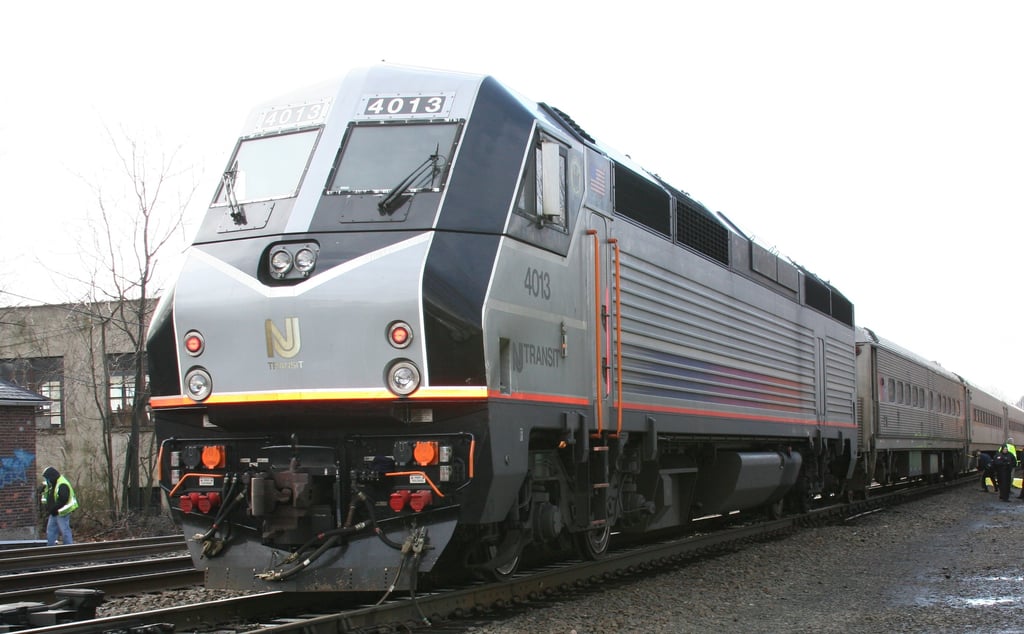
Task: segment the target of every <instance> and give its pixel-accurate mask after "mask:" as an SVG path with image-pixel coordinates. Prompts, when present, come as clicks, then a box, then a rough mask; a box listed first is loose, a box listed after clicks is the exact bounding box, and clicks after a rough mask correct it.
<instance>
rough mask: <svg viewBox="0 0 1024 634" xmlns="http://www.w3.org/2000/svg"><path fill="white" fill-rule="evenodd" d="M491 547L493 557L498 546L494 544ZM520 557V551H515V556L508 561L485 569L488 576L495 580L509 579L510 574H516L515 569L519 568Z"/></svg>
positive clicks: (496, 552)
mask: <svg viewBox="0 0 1024 634" xmlns="http://www.w3.org/2000/svg"><path fill="white" fill-rule="evenodd" d="M492 549H493V552H492V553H491V557H492V558H493V557H494V556H496V555H497V554H498V548H497V546H494V547H492ZM520 557H521V555H520V553H519V552H516V554H515V556H514V557H512V559H511V560H510V561H509V562H508V563H506V564H503V565H498V566H494V567H493V568H490V569H489V570H488V571H487V574H488V576H489V577H491V578H492V579H494V580H495V581H504V580H505V579H509V578H510V577H512V575H514V574H516V571H517V570H519V560H520Z"/></svg>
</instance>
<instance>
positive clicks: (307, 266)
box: [295, 247, 316, 274]
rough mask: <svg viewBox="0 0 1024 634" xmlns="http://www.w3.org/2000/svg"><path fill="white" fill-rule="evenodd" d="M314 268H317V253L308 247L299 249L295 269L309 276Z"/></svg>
mask: <svg viewBox="0 0 1024 634" xmlns="http://www.w3.org/2000/svg"><path fill="white" fill-rule="evenodd" d="M314 266H316V253H314V252H313V250H312V249H309V248H306V247H303V248H301V249H299V250H298V252H297V253H296V254H295V268H296V269H298V270H299V271H301V272H302V273H306V274H308V273H309V272H310V271H312V270H313V267H314Z"/></svg>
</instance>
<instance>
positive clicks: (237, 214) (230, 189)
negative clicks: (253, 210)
mask: <svg viewBox="0 0 1024 634" xmlns="http://www.w3.org/2000/svg"><path fill="white" fill-rule="evenodd" d="M237 174H238V161H235V162H234V163H233V164H232V165H231V169H229V170H228V171H226V172H224V176H222V177H221V181H223V183H224V196H225V198H227V199H228V208H229V209H230V210H231V219H232V220H234V221H235V224H236V225H244V224H246V222H245V209H244V208H243V207H242V206H241V205H239V204H238V199H237V198H235V176H237Z"/></svg>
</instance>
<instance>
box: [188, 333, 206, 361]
mask: <svg viewBox="0 0 1024 634" xmlns="http://www.w3.org/2000/svg"><path fill="white" fill-rule="evenodd" d="M205 345H206V342H205V341H204V340H203V336H202V335H201V334H199V333H198V332H197V331H195V330H192V331H190V332H188V333H187V334H186V335H185V351H186V352H188V353H189V354H190V355H192V356H193V357H198V356H199V355H201V354H202V353H203V348H204V347H205Z"/></svg>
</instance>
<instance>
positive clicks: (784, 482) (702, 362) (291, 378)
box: [147, 66, 1024, 591]
mask: <svg viewBox="0 0 1024 634" xmlns="http://www.w3.org/2000/svg"><path fill="white" fill-rule="evenodd" d="M866 336H867V335H866V331H865V332H863V333H862V334H861V336H860V337H858V330H857V329H856V328H855V324H854V310H853V304H852V303H851V302H850V301H849V300H848V299H847V298H846V297H844V296H843V294H842V293H840V292H839V291H838V290H837V289H836V288H834V287H833V286H832V285H831V284H829V283H828V282H826V281H824V280H822V279H821V278H819V277H818V276H816V275H814V274H813V273H811V272H810V271H809V270H807V269H805V268H804V267H802V266H800V265H797V264H795V263H793V262H791V261H789V260H786V259H785V258H782V257H779V255H778V254H776V253H774V252H773V251H770V250H768V249H766V248H764V247H762V246H760V245H759V244H757V243H755V242H754V241H752V240H750V239H749V238H748V237H747V236H745V235H744V234H743V233H742V232H741V231H740V230H739V229H738V228H736V227H734V226H733V225H732V224H731V223H730V222H729V221H728V220H727V219H726V218H725V217H724V216H722V215H721V214H716V213H712V212H711V211H709V210H708V208H707V207H705V206H704V205H703V204H701V203H700V202H698V201H697V200H695V199H694V198H693V197H691V196H690V195H688V194H687V193H686V192H684V191H683V190H681V189H678V188H676V187H674V186H672V185H670V184H669V183H667V182H665V181H664V180H663V179H662V178H661V177H659V176H658V175H657V174H654V173H652V172H649V171H647V170H645V169H643V168H642V167H641V166H639V165H637V164H635V163H634V162H633V161H632V160H631V159H630V158H629V157H628V156H625V155H623V154H620V153H618V152H616V151H615V150H613V149H612V148H609V147H606V146H605V145H603V144H602V143H600V142H599V141H598V140H596V139H595V138H594V137H593V136H591V135H590V134H589V133H588V132H587V131H586V130H585V129H584V128H583V127H582V126H581V125H579V124H578V123H577V122H576V121H575V120H574V119H573V118H572V117H570V116H569V115H568V114H566V113H565V112H562V111H561V110H559V109H557V108H555V107H553V106H550V105H548V104H545V103H538V102H533V101H531V100H529V99H526V98H524V97H522V96H520V95H519V94H517V93H516V92H514V91H512V90H511V89H509V88H508V87H506V86H504V85H503V84H502V83H500V82H499V81H498V80H496V79H495V78H493V77H490V76H479V75H472V74H464V73H455V72H446V71H439V70H429V69H418V68H405V67H397V66H379V67H371V68H366V69H357V70H354V71H352V72H350V73H349V74H348V75H346V76H345V77H343V78H341V79H339V80H337V81H331V82H325V83H322V84H319V85H315V86H311V87H308V88H305V89H301V90H298V91H296V92H293V93H290V94H286V95H283V96H281V97H279V98H276V99H273V100H270V101H268V102H266V103H264V104H262V105H260V106H259V107H257V108H256V109H255V110H254V111H253V112H252V113H251V114H250V115H249V117H248V119H247V120H246V122H245V125H244V126H243V128H242V131H241V134H240V135H239V138H238V140H237V142H236V144H235V146H234V149H233V150H232V152H231V155H230V159H229V160H228V162H227V166H226V169H225V171H224V173H223V177H222V179H221V181H220V183H219V186H218V187H217V190H216V192H215V193H214V196H213V199H212V201H211V204H210V206H209V209H208V211H207V213H206V216H205V218H204V220H203V221H202V224H201V226H200V228H199V229H198V232H197V235H196V237H195V240H194V243H193V245H192V246H191V248H190V249H189V250H188V252H187V254H186V260H185V262H184V265H183V267H182V270H181V273H180V275H179V278H178V279H177V281H176V282H175V284H174V287H173V289H172V290H171V291H170V292H168V293H166V294H165V295H164V296H163V297H162V298H161V301H160V303H159V305H158V307H157V309H156V311H155V313H154V316H153V318H152V321H151V326H150V331H149V336H148V342H147V345H148V354H149V370H150V381H151V383H150V389H151V400H150V404H151V408H152V410H153V415H154V419H155V427H156V432H157V436H158V439H159V442H160V454H159V458H158V469H159V474H160V485H161V488H162V490H163V491H164V492H165V494H166V499H167V502H168V504H169V505H170V508H171V509H172V514H173V516H174V518H175V520H176V521H177V522H178V523H179V524H180V525H181V526H182V529H183V531H184V532H185V534H186V536H187V537H188V538H189V539H188V543H189V549H190V552H191V554H192V556H193V559H194V561H195V563H196V565H197V566H198V567H200V568H202V569H205V571H206V576H207V584H208V585H209V586H210V587H221V588H236V589H249V590H291V591H318V590H322V591H388V590H393V589H402V590H404V589H414V588H415V585H416V579H417V577H418V576H419V575H423V574H429V573H430V572H431V571H433V570H435V569H438V570H440V569H441V568H447V567H450V566H451V567H455V568H458V569H462V570H469V571H475V572H479V573H481V574H486V575H488V576H492V577H498V578H501V577H503V576H507V575H510V574H512V573H513V572H514V571H515V570H516V567H517V565H518V564H519V562H520V560H521V558H522V557H523V555H524V552H526V551H527V550H530V552H536V551H540V552H548V551H559V552H564V551H566V550H568V549H572V550H574V551H575V552H577V553H578V554H580V555H581V556H583V557H587V558H596V557H600V556H602V555H603V554H604V553H605V552H606V551H607V549H608V547H609V543H610V540H611V536H612V534H613V532H615V533H622V534H627V535H637V536H640V535H643V534H646V533H653V532H655V531H662V530H666V529H675V528H679V527H684V526H686V525H688V524H689V523H690V522H692V521H693V520H694V519H695V518H698V517H702V516H708V515H715V514H726V513H732V512H735V511H743V512H745V511H750V512H758V513H760V512H764V513H768V514H770V515H773V516H778V515H779V514H781V513H783V512H784V511H785V510H787V509H790V508H792V509H800V508H806V507H807V506H808V505H809V504H811V503H813V502H814V501H815V500H820V499H822V498H826V499H827V498H829V497H833V496H837V495H840V494H847V493H849V492H851V491H861V492H863V491H866V489H867V487H869V486H870V485H871V483H872V482H873V481H874V480H875V479H876V478H882V479H893V478H897V477H908V476H916V475H928V474H940V475H941V474H947V475H948V474H952V473H955V472H958V471H961V470H963V469H964V468H966V459H965V457H966V450H967V449H966V448H967V444H966V442H967V440H968V439H967V437H966V431H965V430H964V429H959V430H957V429H953V427H955V422H954V423H949V421H946V420H944V422H943V424H946V423H949V424H951V425H953V427H950V428H949V430H948V431H949V434H948V436H949V437H948V438H947V439H946V440H948V441H949V442H948V447H944V448H943V449H941V450H939V451H932V452H929V451H922V443H924V442H925V440H921V442H918V443H917V444H913V443H911V444H907V443H906V441H905V439H904V434H903V430H891V433H890V430H889V429H888V428H887V427H885V426H884V425H883V427H882V431H881V433H878V434H875V435H868V434H864V433H862V432H861V431H860V428H861V426H862V425H865V424H868V423H870V424H872V425H873V424H874V421H875V418H874V417H872V418H871V419H870V421H868V423H865V419H864V416H863V413H864V411H865V410H868V409H872V408H870V407H868V406H867V402H870V399H872V398H877V395H875V396H872V394H871V393H870V392H869V393H861V392H860V391H859V388H858V371H861V372H869V373H877V372H879V369H880V368H881V370H882V371H884V369H885V362H884V359H885V355H886V354H887V349H886V348H884V347H882V348H881V349H880V348H879V347H878V346H877V342H875V343H874V344H872V343H871V342H870V341H869V340H868V339H864V337H866ZM858 339H862V340H863V341H862V343H861V344H858ZM858 345H861V346H862V347H863V349H864V351H865V352H866V351H867V350H868V348H870V347H871V346H872V345H874V346H875V347H874V348H871V350H872V351H873V352H874V353H877V354H874V355H873V356H872V355H869V354H866V353H865V354H863V355H861V354H860V348H858ZM869 357H872V359H875V361H872V362H871V363H869V362H868V361H869ZM862 365H863V366H864V367H863V368H861V366H862ZM890 374H892V373H890ZM934 374H935V376H936V377H937V380H940V381H942V382H943V386H944V388H945V387H949V388H950V389H952V385H953V383H954V381H952V379H951V377H950V376H949V375H948V374H946V373H941V372H935V373H934ZM893 377H894V378H895V375H893ZM861 382H862V383H863V380H862V381H861ZM873 383H874V379H873V378H872V384H873ZM924 386H925V383H923V382H922V383H921V384H920V386H919V387H924ZM961 386H962V383H961ZM937 393H938V391H936V390H933V391H932V393H931V394H932V395H931V396H930V397H929V398H935V396H934V395H935V394H937ZM943 398H946V397H943ZM964 402H965V401H964V400H963V399H961V403H964ZM858 403H860V406H859V407H858ZM892 406H893V407H895V404H892ZM886 407H889V404H888V403H886ZM879 409H881V411H877V410H879ZM872 411H875V413H876V414H878V415H880V416H881V417H882V418H881V420H883V421H885V420H888V419H887V418H886V417H887V416H890V417H891V416H892V414H891V413H890V412H887V411H886V408H885V407H881V408H879V407H875V408H873V410H872ZM943 429H945V428H943ZM957 434H961V435H960V436H957ZM1022 435H1024V434H1022ZM958 439H959V440H958ZM957 442H959V443H960V444H959V445H957ZM886 443H889V444H886ZM910 451H915V452H916V454H911V453H910ZM913 456H916V457H913Z"/></svg>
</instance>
